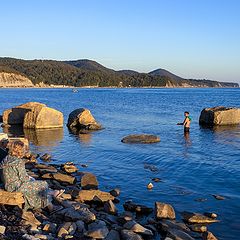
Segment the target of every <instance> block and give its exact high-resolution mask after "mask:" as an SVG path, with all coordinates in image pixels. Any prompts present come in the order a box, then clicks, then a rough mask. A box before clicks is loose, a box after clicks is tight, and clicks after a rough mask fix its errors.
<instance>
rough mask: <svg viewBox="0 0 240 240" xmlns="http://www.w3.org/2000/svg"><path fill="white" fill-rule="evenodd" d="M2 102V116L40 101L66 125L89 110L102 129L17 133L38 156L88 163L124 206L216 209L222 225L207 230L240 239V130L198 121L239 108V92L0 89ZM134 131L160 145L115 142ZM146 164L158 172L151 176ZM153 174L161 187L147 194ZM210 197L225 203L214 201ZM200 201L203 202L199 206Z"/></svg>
mask: <svg viewBox="0 0 240 240" xmlns="http://www.w3.org/2000/svg"><path fill="white" fill-rule="evenodd" d="M0 101H1V105H0V112H2V111H3V110H4V109H6V108H10V107H12V106H15V105H18V104H21V103H24V102H28V101H38V102H42V103H45V104H47V105H48V106H50V107H53V108H56V109H58V110H60V111H62V112H63V114H64V118H65V123H66V122H67V117H68V114H69V113H70V112H71V111H72V110H74V109H76V108H80V107H86V108H88V109H90V110H91V112H92V113H93V115H94V116H95V118H96V119H97V120H98V121H99V122H100V123H102V124H103V125H104V127H105V129H104V130H102V131H99V132H95V133H92V134H88V135H86V134H85V135H79V136H75V135H73V134H71V133H69V131H68V129H67V128H66V127H64V129H63V130H51V131H48V130H44V131H37V132H36V131H25V132H24V133H22V134H25V136H26V137H27V138H28V139H29V140H30V141H31V144H32V149H33V150H34V151H35V152H38V153H45V152H50V153H51V154H52V155H53V157H54V159H55V162H59V163H60V162H65V161H73V162H74V163H75V164H79V165H80V164H83V163H84V164H87V165H88V166H89V167H88V169H87V170H88V171H91V172H93V173H95V174H96V175H97V176H98V179H99V182H100V185H101V189H103V190H109V189H112V188H114V187H119V188H120V189H121V201H122V202H124V201H125V200H128V199H133V200H134V201H136V202H137V203H143V204H146V205H148V206H153V205H154V202H155V201H163V202H167V203H170V204H173V206H174V207H175V210H176V212H177V215H178V218H180V212H181V211H184V210H188V211H196V212H205V211H213V212H216V213H217V214H218V215H219V219H220V220H221V222H220V223H216V224H213V225H211V226H210V227H209V229H210V231H213V233H214V234H215V235H216V236H217V237H218V238H219V239H239V233H240V127H239V126H238V127H221V128H215V129H204V128H201V127H199V125H198V117H199V114H200V112H201V110H202V108H204V107H212V106H218V105H224V106H237V107H240V89H80V90H79V92H78V93H72V92H71V89H0ZM185 110H187V111H190V114H191V116H192V118H193V121H192V126H191V133H190V136H189V137H184V135H183V129H182V127H181V126H177V125H176V123H177V122H179V121H182V120H183V112H184V111H185ZM11 133H12V134H15V133H14V131H12V132H11ZM132 133H149V134H156V135H159V136H160V137H161V142H160V143H157V144H153V145H126V144H123V143H121V142H120V140H121V138H122V137H124V136H125V135H128V134H132ZM149 166H154V167H155V168H156V170H157V171H154V172H152V171H150V170H149V169H148V167H149ZM80 169H81V168H80ZM84 170H86V169H84ZM153 177H159V178H161V179H162V182H159V183H154V188H153V190H152V191H148V190H147V189H146V185H147V184H148V183H149V182H150V181H151V179H152V178H153ZM211 194H220V195H223V196H225V197H226V200H224V201H218V200H216V199H214V198H213V197H212V196H211ZM199 198H204V199H207V200H206V201H204V202H198V201H196V199H199Z"/></svg>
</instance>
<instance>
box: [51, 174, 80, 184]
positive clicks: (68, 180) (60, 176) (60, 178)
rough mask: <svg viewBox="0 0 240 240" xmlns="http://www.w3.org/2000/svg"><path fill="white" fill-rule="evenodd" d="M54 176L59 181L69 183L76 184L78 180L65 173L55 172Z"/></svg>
mask: <svg viewBox="0 0 240 240" xmlns="http://www.w3.org/2000/svg"><path fill="white" fill-rule="evenodd" d="M53 178H54V179H55V180H57V181H58V182H64V183H69V184H74V183H75V182H76V178H75V177H73V176H70V175H67V174H63V173H54V174H53Z"/></svg>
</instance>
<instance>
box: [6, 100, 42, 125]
mask: <svg viewBox="0 0 240 240" xmlns="http://www.w3.org/2000/svg"><path fill="white" fill-rule="evenodd" d="M37 107H46V105H45V104H42V103H38V102H28V103H24V104H21V105H19V106H16V107H13V108H10V109H7V110H5V111H4V112H3V123H4V124H8V125H15V124H16V125H18V124H20V125H23V122H24V117H25V114H26V113H27V112H30V111H32V109H34V108H37Z"/></svg>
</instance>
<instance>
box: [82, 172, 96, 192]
mask: <svg viewBox="0 0 240 240" xmlns="http://www.w3.org/2000/svg"><path fill="white" fill-rule="evenodd" d="M81 187H82V189H83V190H90V189H95V190H97V189H98V181H97V178H96V176H95V175H94V174H92V173H84V174H83V176H82V177H81Z"/></svg>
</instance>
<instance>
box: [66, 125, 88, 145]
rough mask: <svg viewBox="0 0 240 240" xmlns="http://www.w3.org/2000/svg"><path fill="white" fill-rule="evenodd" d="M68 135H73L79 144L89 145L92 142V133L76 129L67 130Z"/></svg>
mask: <svg viewBox="0 0 240 240" xmlns="http://www.w3.org/2000/svg"><path fill="white" fill-rule="evenodd" d="M69 132H70V134H72V135H74V136H75V138H76V139H77V140H79V141H80V142H81V143H83V144H86V145H89V144H90V143H91V141H92V132H91V131H84V130H82V131H79V130H78V129H76V128H73V129H69Z"/></svg>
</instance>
